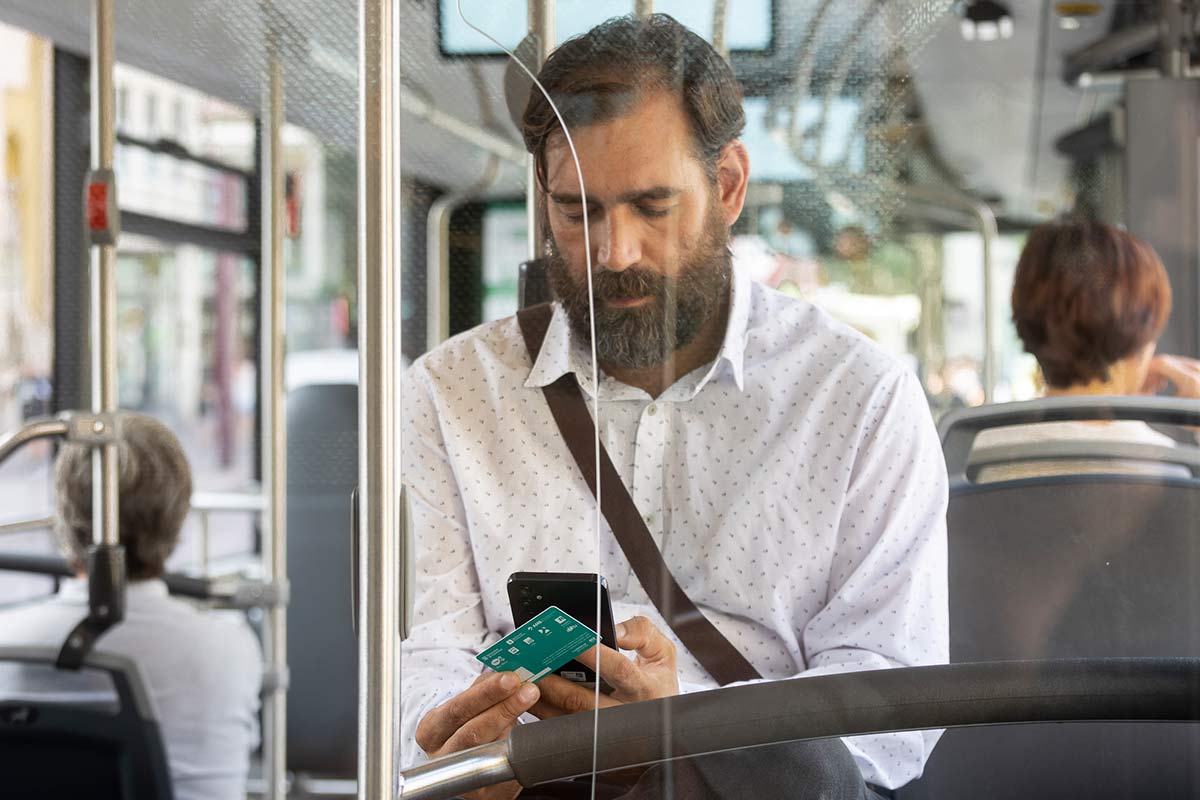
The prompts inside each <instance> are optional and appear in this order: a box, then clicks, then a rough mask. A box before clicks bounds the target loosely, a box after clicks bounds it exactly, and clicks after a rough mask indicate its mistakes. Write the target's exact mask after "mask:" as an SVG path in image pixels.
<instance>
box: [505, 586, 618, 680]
mask: <svg viewBox="0 0 1200 800" xmlns="http://www.w3.org/2000/svg"><path fill="white" fill-rule="evenodd" d="M597 581H598V582H599V583H600V621H599V625H597V622H596V583H597ZM508 602H509V604H510V605H511V606H512V612H513V622H515V623H516V626H517V627H518V628H519V627H521V626H522V625H524V624H525V623H526V622H528V621H529V620H531V619H533V618H534V617H535V616H537V615H538V614H540V613H542V612H543V611H545V610H546V609H547V608H549V607H550V606H558V607H559V608H561V609H562V610H563V611H565V612H567V613H568V614H570V615H571V616H572V617H574V618H575V619H577V620H579V621H580V622H582V623H583V624H584V625H587V626H588V627H589V628H591V629H592V630H594V631H597V630H598V631H599V632H600V641H601V643H602V644H605V645H607V646H609V647H611V648H612V649H614V650H616V649H617V635H616V631H615V629H614V625H613V613H612V604H611V602H610V601H609V598H608V584H607V583H606V582H605V580H604V577H603V576H601V575H597V574H595V573H594V572H514V573H513V574H512V575H509V576H508ZM554 674H555V675H559V676H561V677H563V678H566V679H567V680H569V681H572V682H573V683H578V684H582V685H584V686H587V687H588V688H593V687H594V686H595V685H596V673H595V672H593V671H592V670H591V669H589V668H588V667H585V666H584V665H583V664H580V663H579V662H578V661H574V660H572V661H568V662H567V663H566V664H564V665H563V666H561V667H559V668H558V669H557V670H555V672H554ZM600 691H602V692H605V693H611V692H612V687H611V686H609V685H608V684H607V683H606V682H605V681H604V680H603V679H601V681H600Z"/></svg>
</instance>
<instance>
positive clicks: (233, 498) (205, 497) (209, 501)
mask: <svg viewBox="0 0 1200 800" xmlns="http://www.w3.org/2000/svg"><path fill="white" fill-rule="evenodd" d="M266 507H267V499H266V497H265V496H264V495H262V494H260V493H254V492H192V511H209V512H214V511H253V512H261V511H263V510H264V509H265V508H266Z"/></svg>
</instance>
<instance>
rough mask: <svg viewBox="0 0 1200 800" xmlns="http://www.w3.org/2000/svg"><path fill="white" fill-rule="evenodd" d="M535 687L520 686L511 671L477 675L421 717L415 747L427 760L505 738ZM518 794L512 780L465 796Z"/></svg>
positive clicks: (533, 698)
mask: <svg viewBox="0 0 1200 800" xmlns="http://www.w3.org/2000/svg"><path fill="white" fill-rule="evenodd" d="M539 694H540V693H539V692H538V687H536V686H534V685H533V684H532V683H526V684H522V683H521V680H520V679H519V678H518V677H517V676H516V675H514V674H513V673H511V672H500V673H495V672H492V673H486V674H484V675H480V676H479V677H478V678H476V679H475V682H474V683H473V684H471V686H470V688H468V689H467V690H466V691H464V692H462V693H461V694H458V695H455V696H454V697H452V698H450V699H449V700H447V701H446V702H445V703H442V704H441V705H440V706H438V707H437V708H435V709H433V710H432V711H430V712H429V713H428V714H426V715H425V716H424V717H422V718H421V722H420V723H419V724H418V725H417V735H416V738H417V744H418V745H419V746H420V747H421V749H422V750H424V751H425V753H426V754H427V755H428V756H429V757H430V758H437V757H438V756H444V755H446V754H448V753H457V752H458V751H460V750H467V749H469V748H472V747H476V746H478V745H481V744H487V743H488V742H497V741H500V740H501V739H503V738H504V737H505V736H507V735H508V732H509V731H511V730H512V729H513V727H514V726H515V725H516V724H517V718H518V717H520V716H521V715H522V714H524V713H525V712H526V711H528V710H529V709H530V708H531V707H532V706H533V704H534V703H535V702H537V700H538V697H539ZM520 793H521V784H519V783H517V782H516V781H509V782H507V783H502V784H499V785H498V786H489V787H487V788H486V789H480V790H479V791H476V792H471V793H470V794H467V795H465V796H466V797H468V798H470V799H471V800H511V799H512V798H514V797H516V796H517V795H519V794H520Z"/></svg>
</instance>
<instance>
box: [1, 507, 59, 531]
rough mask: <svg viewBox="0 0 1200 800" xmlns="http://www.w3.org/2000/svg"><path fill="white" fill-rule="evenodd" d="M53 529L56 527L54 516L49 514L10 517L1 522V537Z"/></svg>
mask: <svg viewBox="0 0 1200 800" xmlns="http://www.w3.org/2000/svg"><path fill="white" fill-rule="evenodd" d="M52 527H54V515H53V514H51V513H49V512H42V513H40V514H31V515H29V516H24V517H9V518H8V519H4V520H0V536H11V535H13V534H17V533H30V532H32V531H44V530H46V529H48V528H52Z"/></svg>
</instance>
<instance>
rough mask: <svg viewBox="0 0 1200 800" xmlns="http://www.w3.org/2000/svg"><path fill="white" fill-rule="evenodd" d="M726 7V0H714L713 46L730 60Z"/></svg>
mask: <svg viewBox="0 0 1200 800" xmlns="http://www.w3.org/2000/svg"><path fill="white" fill-rule="evenodd" d="M726 7H727V3H726V0H714V2H713V34H712V46H713V49H714V50H716V51H717V52H718V53H720V54H721V55H722V56H724V57H725V58H729V47H728V46H727V44H726V42H725V18H726V10H727V8H726Z"/></svg>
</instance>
